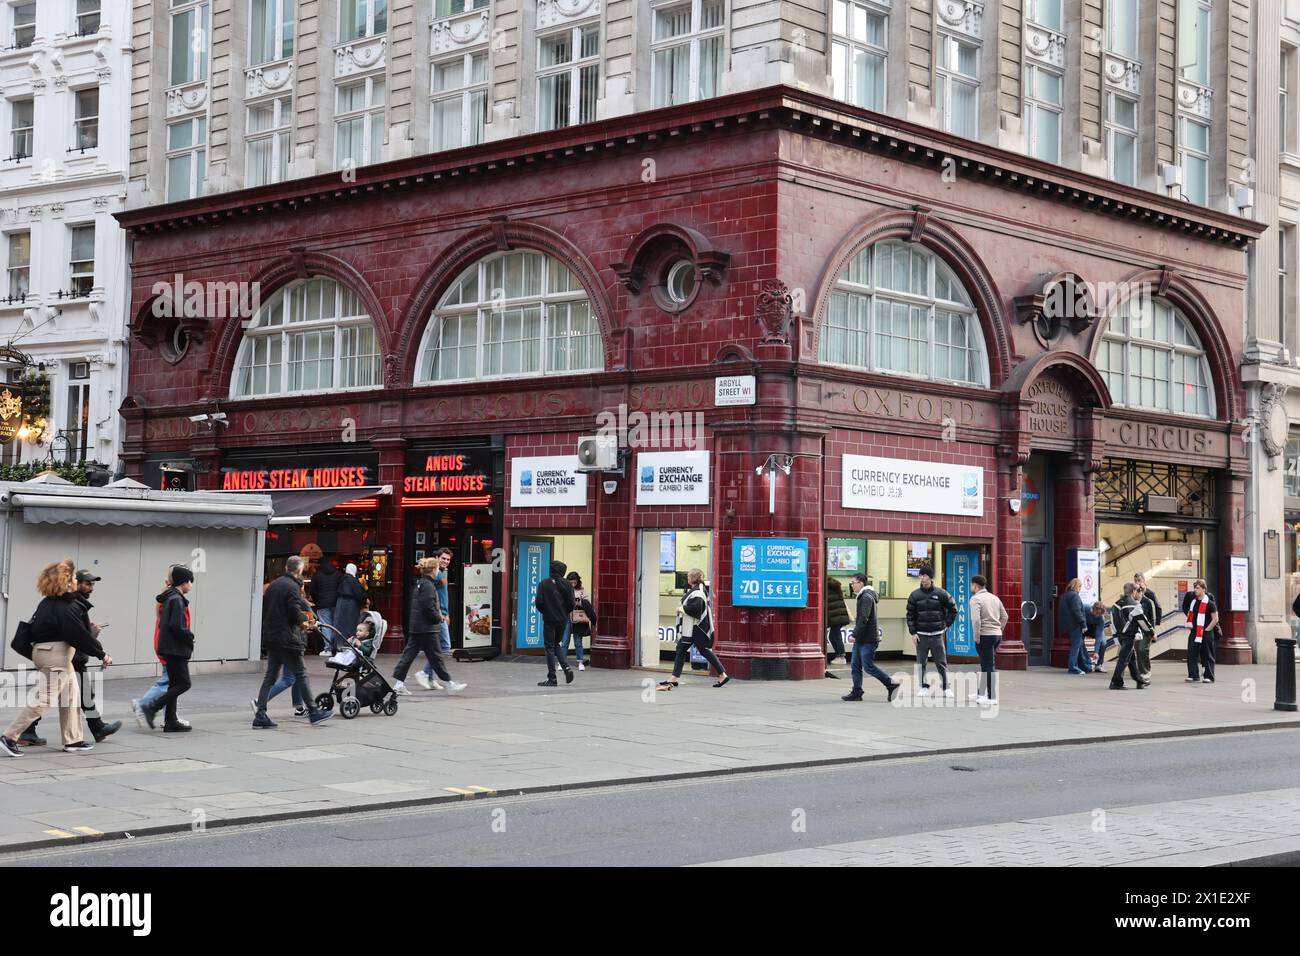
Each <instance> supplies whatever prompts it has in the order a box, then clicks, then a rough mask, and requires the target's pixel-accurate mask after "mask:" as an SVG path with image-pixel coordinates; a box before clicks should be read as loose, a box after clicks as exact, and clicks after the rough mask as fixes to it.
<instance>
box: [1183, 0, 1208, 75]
mask: <svg viewBox="0 0 1300 956" xmlns="http://www.w3.org/2000/svg"><path fill="white" fill-rule="evenodd" d="M1213 8H1214V5H1213V3H1212V2H1211V0H1178V27H1177V29H1178V34H1177V47H1178V72H1179V75H1180V76H1182V78H1183V79H1185V80H1191V81H1192V82H1193V83H1199V84H1201V86H1209V85H1210V15H1211V13H1212V12H1213Z"/></svg>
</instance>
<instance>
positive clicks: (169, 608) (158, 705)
mask: <svg viewBox="0 0 1300 956" xmlns="http://www.w3.org/2000/svg"><path fill="white" fill-rule="evenodd" d="M171 581H172V583H171V587H169V588H168V589H167V590H166V591H164V592H163V593H162V594H159V595H158V597H157V598H155V600H156V601H157V602H158V603H159V604H160V605H162V609H161V610H160V611H159V618H158V643H157V651H158V656H159V657H160V658H161V659H162V662H163V666H164V667H165V668H167V690H166V692H165V693H164V694H163V695H162V696H161V697H159V698H158V699H157V700H156V701H153V702H152V703H150V704H141V705H140V713H141V714H143V715H144V722H145V723H146V724H148V725H149V729H150V730H152V729H153V726H154V718H156V717H157V716H158V711H160V710H161V711H162V712H163V731H164V732H165V733H169V734H176V733H186V732H188V731H190V730H192V729H193V728H192V727H191V726H190V724H189V723H187V722H186V721H183V720H180V719H179V718H178V717H177V715H176V700H177V698H179V697H180V696H181V695H182V694H184V693H185V692H186V691H187V690H189V689H190V657H191V656H192V655H193V654H194V641H195V637H194V631H193V630H191V626H192V623H191V619H190V602H189V599H188V598H187V597H186V595H188V594H189V593H190V591H192V590H194V572H192V571H191V570H190V569H189V568H187V567H185V566H184V565H183V564H178V565H176V566H175V567H174V568H172V573H171Z"/></svg>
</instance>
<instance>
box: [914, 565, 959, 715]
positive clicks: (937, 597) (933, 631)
mask: <svg viewBox="0 0 1300 956" xmlns="http://www.w3.org/2000/svg"><path fill="white" fill-rule="evenodd" d="M920 570H921V575H920V577H921V586H920V587H919V588H917V589H916V590H915V591H913V592H912V593H911V595H910V596H909V597H908V599H907V633H909V634H911V635H912V643H913V644H915V645H916V669H917V678H916V687H917V691H916V695H917V696H918V697H924V696H925V695H926V694H927V693H929V688H928V687H927V686H926V683H925V664H926V661H927V660H928V659H929V657H930V656H931V655H933V656H934V666H935V667H937V668H938V669H939V682H940V685H941V688H942V690H943V695H944V696H945V697H952V696H954V695H953V692H952V691H951V690H950V689H949V688H948V648H947V640H948V628H950V627H952V622H953V621H955V620H957V602H956V601H954V600H953V599H952V595H950V594H949V593H948V592H947V591H945V590H944V589H943V588H940V587H935V585H934V568H932V567H930V566H929V565H928V564H927V565H924V566H923V567H922V568H921V569H920Z"/></svg>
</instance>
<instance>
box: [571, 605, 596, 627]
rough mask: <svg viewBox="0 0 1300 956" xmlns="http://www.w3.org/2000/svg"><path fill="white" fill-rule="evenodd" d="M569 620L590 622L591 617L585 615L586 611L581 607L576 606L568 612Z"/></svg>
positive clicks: (583, 622)
mask: <svg viewBox="0 0 1300 956" xmlns="http://www.w3.org/2000/svg"><path fill="white" fill-rule="evenodd" d="M569 622H570V623H572V624H590V623H591V618H589V617H587V612H586V611H584V610H583V609H582V608H576V609H575V610H572V611H570V612H569Z"/></svg>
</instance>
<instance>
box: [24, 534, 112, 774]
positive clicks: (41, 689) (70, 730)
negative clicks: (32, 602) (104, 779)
mask: <svg viewBox="0 0 1300 956" xmlns="http://www.w3.org/2000/svg"><path fill="white" fill-rule="evenodd" d="M75 571H76V565H75V564H74V563H73V562H72V560H71V559H70V558H69V559H65V560H63V561H59V562H57V563H55V564H47V565H46V566H45V567H43V568H42V569H41V572H40V574H39V575H37V578H36V590H37V591H38V592H39V593H40V595H41V602H40V604H38V605H37V606H36V611H35V612H34V613H33V614H32V618H31V621H30V625H31V632H32V663H33V664H35V665H36V669H37V671H38V672H39V674H38V677H37V683H36V699H35V701H34V702H32V703H30V704H28V705H27V706H25V707H24V708H23V709H22V710H20V711H19V712H18V716H17V717H15V718H14V721H13V723H11V724H10V725H9V727H8V729H7V730H5V732H4V733H3V734H0V756H6V757H21V756H22V755H23V752H22V751H21V750H19V749H18V739H17V738H18V736H19V735H20V734H22V732H23V731H24V730H26V729H27V728H28V727H30V726H31V725H32V722H33V721H36V720H39V719H40V718H41V717H43V716H44V715H45V712H46V711H47V710H49V708H50V706H51V705H57V706H58V708H59V732H60V734H61V736H62V739H63V750H64V752H65V753H72V754H78V753H85V752H86V751H88V750H93V749H94V746H95V745H94V744H90V743H87V742H86V740H85V738H84V736H83V735H82V732H81V710H80V707H79V703H80V700H81V692H80V688H79V687H78V684H77V672H76V670H75V669H74V668H73V666H72V657H73V655H74V654H75V653H76V652H77V651H79V650H80V651H82V652H83V653H85V654H88V655H89V656H91V657H97V658H100V659H101V660H102V659H103V658H104V657H106V656H107V655H106V654H105V653H104V648H103V647H102V646H100V643H99V641H98V639H97V638H96V637H95V636H94V635H93V634H92V633H91V632H90V630H89V628H87V627H86V626H85V624H84V623H83V622H82V619H81V613H80V611H79V610H78V607H77V602H76V590H77V582H76V577H75Z"/></svg>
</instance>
